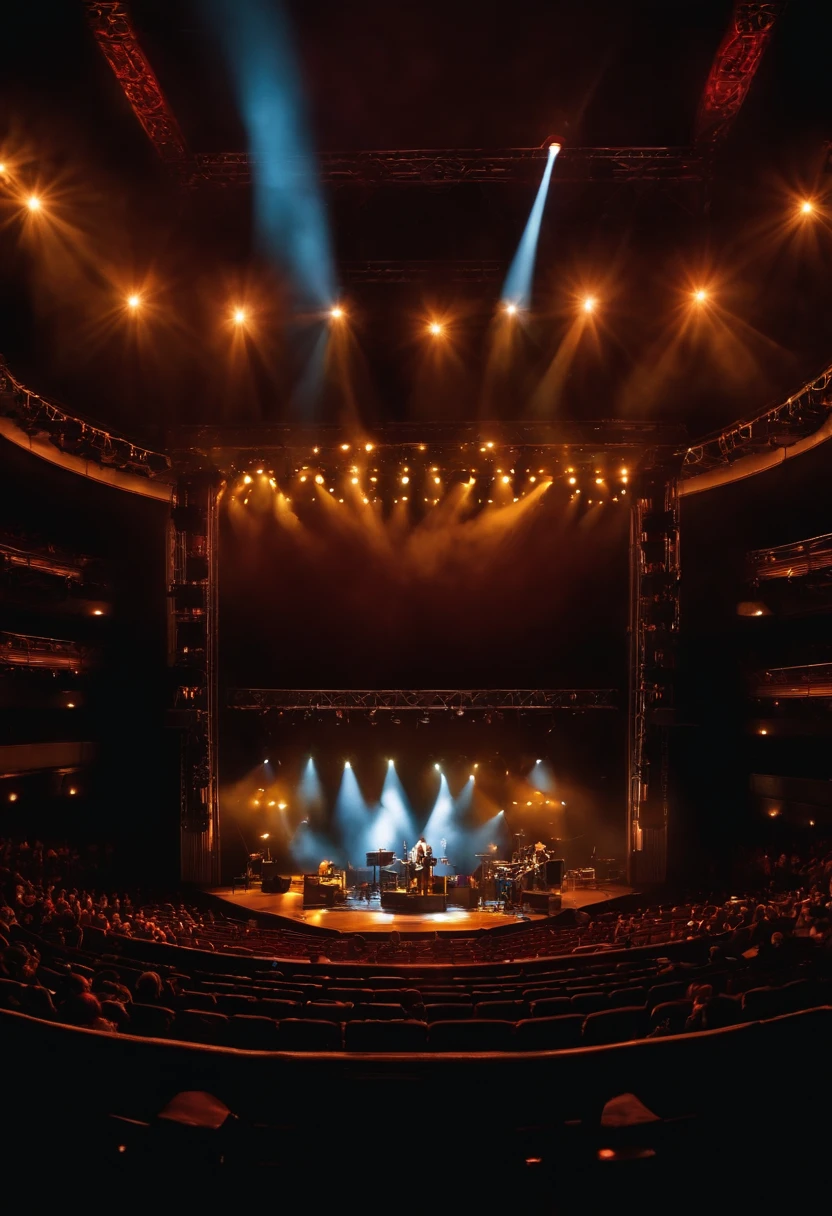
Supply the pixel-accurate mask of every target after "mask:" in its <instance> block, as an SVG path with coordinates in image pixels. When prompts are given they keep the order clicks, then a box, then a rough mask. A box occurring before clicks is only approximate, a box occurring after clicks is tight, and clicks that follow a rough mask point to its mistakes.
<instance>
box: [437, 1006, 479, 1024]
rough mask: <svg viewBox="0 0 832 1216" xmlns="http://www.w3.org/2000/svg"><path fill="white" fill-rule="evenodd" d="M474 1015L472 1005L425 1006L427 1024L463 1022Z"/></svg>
mask: <svg viewBox="0 0 832 1216" xmlns="http://www.w3.org/2000/svg"><path fill="white" fill-rule="evenodd" d="M472 1014H473V1007H472V1006H471V1005H453V1004H445V1003H444V1002H443V1003H442V1004H441V1005H433V1004H430V1005H429V1004H425V1021H426V1022H448V1021H450V1020H451V1019H459V1020H462V1019H464V1018H470V1017H471V1015H472Z"/></svg>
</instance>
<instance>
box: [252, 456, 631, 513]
mask: <svg viewBox="0 0 832 1216" xmlns="http://www.w3.org/2000/svg"><path fill="white" fill-rule="evenodd" d="M487 446H488V447H492V446H493V445H492V444H489V445H487ZM342 447H343V448H344V450H349V448H350V445H349V444H343V445H342ZM372 447H373V445H372V444H366V445H365V448H366V449H367V450H368V451H371V450H372ZM481 450H485V449H484V448H483V449H481ZM314 452H316V453H317V452H318V449H317V448H315V449H314ZM525 473H526V478H527V484H528V488H522V489H521V488H520V487H519V486H517V485H515V478H517V477H518V476H522V474H518V473H517V471H516V469H514V468H511V469H509V470H508V471H505V472H504V471H503V469H502V468H496V469H495V470H494V471H493V473H492V474H491V486H492V489H491V493H494V492H495V491H494V487H497V492H498V493H499V492H501V491H502V492H503V493H504V494H505V497H506V499H507V498H508V497H509V496H511V499H512V501H513V502H518V501H519V499H520V498H523V497H525V495H526V494H527V493H532V492H533V491H534V490H546V489H548V488H549V487H550V486H552V485H554V484H555V482H556V481H557V480H558V479H557V478H556V477H555V476H554V475H553V474H552V473H548V472H546V470H545V469H539V470H538V472H536V473H535V472H532V470H531V469H529V468H527V469H526V470H525ZM348 476H349V488H350V490H351V491H352V493H353V494H354V495H355V496H357V498H359V499H360V501H361V502H362V503H363V505H364V506H367V505H369V504H370V503H371V502H374V503H378V502H380V501H381V500H380V499H379V497H378V494H377V491H378V489H379V486H378V482H379V477H378V469H377V468H376V469H374V470H373V472H372V473H371V474H370V476H369V479H368V480H369V482H370V486H369V488H366V487H364V486H362V480H361V475H360V473H359V469H358V466H357V465H353V466H351V467H350V470H349V474H348ZM395 476H396V482H397V484H398V486H399V487H400V490H399V496H398V497H396V498H394V499H393V501H394V502H395V503H398V502H399V501H401V502H403V503H406V502H408V501H409V500H410V496H411V495H412V494H413V492H414V490H415V488H416V486H415V482H416V476H415V474H414V471H413V469H412V468H411V466H410V465H404V466H402V468H401V471H400V472H397V473H396V475H395ZM295 478H296V479H297V481H298V483H299V485H300V486H304V487H305V484H310V485H311V486H312V487H315V488H317V490H318V491H319V492H321V493H324V492H328V493H329V494H332V495H333V496H334V495H335V494H336V488H335V486H334V485H327V481H328V480H334V479H332V478H330V479H327V478H326V477H325V476H324V474H323V473H321V472H315V471H314V470H313V469H312V468H311V467H310V466H308V465H302V466H301V467H300V468H298V469H296V470H295ZM423 479H424V486H423V488H424V489H427V490H428V493H427V494H424V495H423V498H424V501H425V502H426V503H429V504H430V503H433V504H434V505H436V504H438V502H439V501H440V500H439V497H438V495H439V494H440V492H441V488H442V486H443V483H444V482H446V481H448V480H449V479H448V477H447V476H446V477H443V476H442V475H441V470H440V468H439V466H438V465H431V466H430V468H429V470H428V469H427V468H426V469H425V470H424V472H423ZM629 479H630V478H629V470H628V469H627V468H622V469H620V470H619V472H618V473H617V474H616V475H614V476H613V477H609V476H607V475H606V474H604V473H603V472H602V471H601V470H600V469H595V470H594V472H593V473H592V474H590V475H589V484H588V485H586V486H584V487H583V488H584V489H585V490H587V491H588V492H589V494H594V495H595V497H594V498H591V497H587V498H586V501H587V502H588V503H596V502H606V501H608V500H610V499H611V500H612V501H613V502H618V501H619V499H620V498H622V497H624V496H626V494H627V486H628V483H629ZM451 480H455V481H456V484H459V485H461V486H462V487H463V488H464V489H465V490H471V489H473V487H474V486H475V485H476V484H477V470H476V469H471V470H470V472H468V473H465V472H463V473H459V472H457V473H455V474H453V475H452V478H451ZM578 480H579V478H578V470H576V469H575V468H574V467H572V466H569V467H568V468H567V469H566V471H565V473H564V474H563V478H562V484H565V485H566V486H567V488H568V489H569V492H570V494H571V495H572V496H577V495H580V494H581V492H582V487H581V486H579V485H578ZM258 483H259V484H260V485H261V486H262V487H263V488H265V486H266V485H268V487H269V488H270V489H271V490H272V491H274V492H275V493H278V492H280V493H281V494H282V496H283V498H284V500H285V502H287V503H289V504H291V502H292V498H291V496H290V495H288V494H285V493H283V491H281V490H279V486H278V482H277V479H276V477H275V476H274V471H273V470H271V469H270V470H266V469H265V468H258V469H255V470H253V472H252V473H245V474H244V475H243V476H242V477H241V478H240V479H239V481H238V482H237V484H236V486H235V491H234V493H233V494H232V498H234V499H235V501H236V500H237V496H239V501H241V502H242V504H243V506H248V503H249V498H250V495H251V493H252V492H253V490H254V489H256V488H257V485H258ZM434 495H437V496H436V497H434ZM313 501H314V495H313ZM413 501H418V497H414V499H413ZM477 501H478V502H482V501H483V500H482V499H481V498H478V499H477ZM486 501H487V502H488V503H493V502H494V499H493V498H488V499H486ZM498 501H499V500H498ZM338 502H339V503H343V502H344V499H343V498H338Z"/></svg>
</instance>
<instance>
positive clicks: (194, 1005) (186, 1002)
mask: <svg viewBox="0 0 832 1216" xmlns="http://www.w3.org/2000/svg"><path fill="white" fill-rule="evenodd" d="M176 1007H177V1009H204V1010H206V1012H208V1013H216V1010H217V998H216V997H215V996H214V994H213V992H189V991H188V990H187V989H185V991H184V992H180V994H179V996H178V997H177V998H176Z"/></svg>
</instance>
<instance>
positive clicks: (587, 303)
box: [583, 296, 595, 312]
mask: <svg viewBox="0 0 832 1216" xmlns="http://www.w3.org/2000/svg"><path fill="white" fill-rule="evenodd" d="M583 309H584V312H594V311H595V297H594V296H586V298H585V299H584V303H583Z"/></svg>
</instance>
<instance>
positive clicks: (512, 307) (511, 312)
mask: <svg viewBox="0 0 832 1216" xmlns="http://www.w3.org/2000/svg"><path fill="white" fill-rule="evenodd" d="M505 311H506V315H507V316H509V317H516V316H517V305H516V304H506V308H505Z"/></svg>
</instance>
